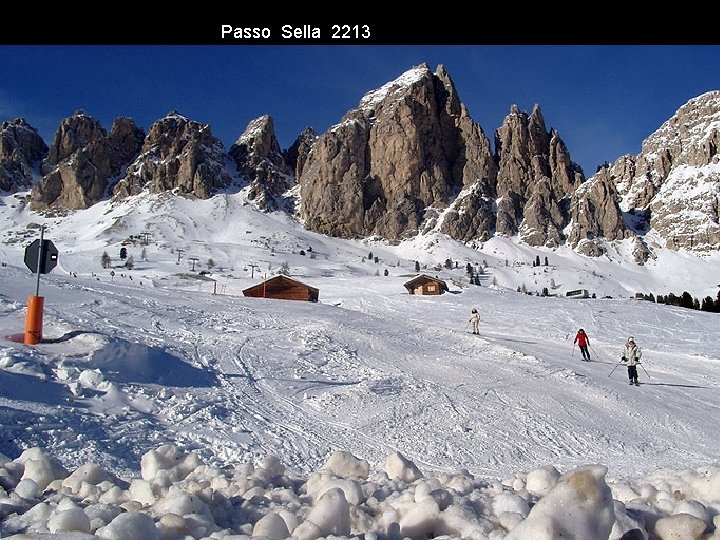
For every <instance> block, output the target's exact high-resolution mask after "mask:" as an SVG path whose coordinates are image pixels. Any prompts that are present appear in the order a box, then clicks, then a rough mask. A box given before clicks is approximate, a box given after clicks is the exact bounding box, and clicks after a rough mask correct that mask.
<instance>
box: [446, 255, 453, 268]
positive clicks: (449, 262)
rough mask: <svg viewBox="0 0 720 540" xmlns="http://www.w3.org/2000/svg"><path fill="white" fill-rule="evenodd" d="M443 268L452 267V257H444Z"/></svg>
mask: <svg viewBox="0 0 720 540" xmlns="http://www.w3.org/2000/svg"><path fill="white" fill-rule="evenodd" d="M445 268H447V269H450V268H452V259H450V258H449V257H448V258H447V259H445Z"/></svg>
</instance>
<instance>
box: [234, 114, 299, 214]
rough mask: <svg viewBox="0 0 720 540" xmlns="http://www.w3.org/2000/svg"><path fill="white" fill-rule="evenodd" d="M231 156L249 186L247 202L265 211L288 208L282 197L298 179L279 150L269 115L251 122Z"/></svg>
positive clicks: (235, 145)
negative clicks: (253, 203)
mask: <svg viewBox="0 0 720 540" xmlns="http://www.w3.org/2000/svg"><path fill="white" fill-rule="evenodd" d="M229 154H230V156H231V157H232V159H233V160H234V161H235V166H236V169H237V171H238V173H239V174H240V175H241V176H242V177H243V178H245V179H247V181H248V182H249V183H250V189H249V190H248V194H247V197H248V199H250V200H252V201H255V202H256V204H257V205H258V207H259V208H260V209H261V210H265V211H269V210H279V209H286V208H288V201H286V200H284V199H282V195H283V194H284V193H285V192H287V191H288V190H289V189H290V188H292V186H293V185H294V184H295V179H294V176H293V175H292V174H290V172H291V167H289V166H288V164H287V163H286V162H285V158H284V156H283V154H282V152H281V150H280V145H279V144H278V141H277V138H276V137H275V128H274V125H273V120H272V118H271V117H270V116H267V115H266V116H261V117H260V118H256V119H255V120H253V121H251V122H250V123H249V124H248V126H247V128H246V129H245V131H244V132H243V134H242V135H241V136H240V138H239V139H238V140H237V142H236V143H235V144H233V145H232V146H231V147H230V151H229Z"/></svg>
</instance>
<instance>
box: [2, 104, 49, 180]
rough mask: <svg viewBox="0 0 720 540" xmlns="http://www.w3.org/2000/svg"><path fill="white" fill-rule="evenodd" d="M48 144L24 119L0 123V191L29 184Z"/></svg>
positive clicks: (45, 152)
mask: <svg viewBox="0 0 720 540" xmlns="http://www.w3.org/2000/svg"><path fill="white" fill-rule="evenodd" d="M47 151H48V147H47V145H46V144H45V142H44V141H43V139H42V137H41V136H40V135H39V134H38V132H37V130H36V129H35V128H34V127H32V126H31V125H30V124H28V123H27V122H26V121H25V119H24V118H16V119H14V120H8V121H5V122H3V123H2V125H0V190H2V191H8V192H15V191H18V190H20V189H22V188H27V187H29V186H31V185H32V182H33V176H34V174H35V172H36V170H37V169H38V166H39V164H40V162H41V160H42V159H43V158H44V157H45V155H46V154H47Z"/></svg>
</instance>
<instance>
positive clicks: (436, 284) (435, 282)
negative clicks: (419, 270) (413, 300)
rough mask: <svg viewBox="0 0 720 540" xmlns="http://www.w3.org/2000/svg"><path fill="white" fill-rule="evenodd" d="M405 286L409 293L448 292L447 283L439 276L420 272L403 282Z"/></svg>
mask: <svg viewBox="0 0 720 540" xmlns="http://www.w3.org/2000/svg"><path fill="white" fill-rule="evenodd" d="M405 288H406V289H407V290H408V292H409V293H410V294H422V295H427V294H442V293H444V292H448V291H449V289H448V286H447V284H446V283H445V282H444V281H443V280H442V279H439V278H434V277H432V276H428V275H427V274H420V275H419V276H416V277H414V278H412V279H411V280H410V281H407V282H406V283H405Z"/></svg>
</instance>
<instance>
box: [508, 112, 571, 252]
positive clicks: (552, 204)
mask: <svg viewBox="0 0 720 540" xmlns="http://www.w3.org/2000/svg"><path fill="white" fill-rule="evenodd" d="M495 156H496V160H497V162H498V177H497V193H498V202H497V225H496V232H497V233H499V234H506V235H508V236H514V235H515V234H518V235H519V236H520V238H521V239H522V240H524V241H525V242H527V243H528V244H530V245H532V246H547V247H557V246H558V245H560V244H561V243H562V242H563V241H564V237H563V233H562V231H563V229H564V228H565V226H566V225H567V223H568V222H569V202H570V197H571V196H572V194H573V192H574V191H575V189H577V187H578V186H579V185H580V184H581V183H582V182H583V181H584V180H585V179H584V176H583V173H582V171H581V170H580V168H579V167H578V166H577V165H575V164H574V163H573V162H572V160H571V159H570V154H569V152H568V151H567V148H566V147H565V143H564V142H563V141H562V139H561V138H560V136H559V134H558V133H557V132H556V131H555V130H552V131H547V129H546V127H545V119H544V118H543V115H542V112H541V111H540V107H538V106H537V105H536V106H535V107H534V109H533V111H532V113H531V114H530V115H528V114H527V113H525V112H522V111H520V110H519V109H518V108H517V107H516V106H513V107H512V109H511V111H510V114H509V115H508V116H507V117H506V118H505V121H504V122H503V125H502V126H501V127H500V128H499V129H498V130H497V132H496V134H495Z"/></svg>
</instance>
